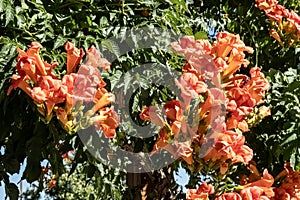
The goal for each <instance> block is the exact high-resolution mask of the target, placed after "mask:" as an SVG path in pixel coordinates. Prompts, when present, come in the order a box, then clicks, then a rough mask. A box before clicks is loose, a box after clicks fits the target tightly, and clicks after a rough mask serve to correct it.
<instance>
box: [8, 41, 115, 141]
mask: <svg viewBox="0 0 300 200" xmlns="http://www.w3.org/2000/svg"><path fill="white" fill-rule="evenodd" d="M41 48H42V46H41V45H40V44H39V43H37V42H32V43H31V45H30V47H29V49H28V50H27V51H26V52H24V51H22V50H21V49H17V51H18V53H19V55H18V57H17V64H16V69H17V73H18V74H14V75H13V76H12V81H11V85H10V87H9V89H8V91H7V95H9V94H10V93H11V90H12V89H16V88H20V89H22V90H23V91H24V92H25V93H26V94H27V95H28V96H29V97H31V98H32V100H33V101H34V103H35V104H36V106H37V110H38V112H39V114H40V115H41V116H42V117H43V118H42V119H43V121H44V122H45V123H49V122H50V120H51V119H52V117H53V115H55V116H56V117H57V119H58V120H59V121H60V122H61V123H60V124H61V125H62V127H63V128H64V129H65V130H67V131H68V132H69V133H75V132H76V131H77V130H78V128H86V127H85V125H87V124H88V125H90V124H94V125H95V126H96V127H97V128H100V129H102V130H103V132H104V134H105V136H106V137H107V138H112V137H114V135H115V129H116V128H117V126H118V123H119V120H118V117H117V115H116V113H115V112H114V111H113V109H112V108H110V107H108V106H109V104H111V103H112V102H113V101H114V96H113V95H112V94H110V93H108V91H107V90H106V89H105V88H104V87H105V85H106V83H105V82H104V80H103V79H102V78H101V71H100V70H99V69H98V65H99V66H100V67H102V68H104V69H105V70H107V69H109V66H110V63H109V62H108V61H107V60H106V59H104V58H101V56H100V52H99V51H97V50H96V49H95V47H91V48H90V49H89V50H88V57H89V58H88V61H87V63H86V64H82V65H81V67H80V68H79V70H78V71H77V72H76V70H77V67H78V65H79V63H80V62H81V60H82V57H83V55H84V51H83V49H78V48H76V47H75V46H74V45H73V44H72V43H70V42H67V43H66V44H65V49H66V50H67V70H66V71H67V74H65V75H64V76H62V78H60V77H58V76H57V75H56V74H55V73H54V71H53V69H54V68H55V67H57V66H58V65H59V64H58V63H57V62H54V63H51V64H49V63H47V62H43V61H42V58H41V57H40V55H39V51H40V49H41ZM86 102H87V103H94V105H93V106H92V109H91V110H88V111H85V110H84V109H85V105H83V103H86ZM78 109H79V110H80V112H78ZM84 112H85V113H84ZM82 113H83V114H82ZM77 115H80V116H77ZM81 115H82V116H81ZM81 118H82V119H81Z"/></svg>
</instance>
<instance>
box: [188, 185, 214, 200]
mask: <svg viewBox="0 0 300 200" xmlns="http://www.w3.org/2000/svg"><path fill="white" fill-rule="evenodd" d="M213 193H215V190H214V187H213V186H212V185H211V184H207V183H206V182H203V183H202V184H201V185H200V186H199V188H198V189H189V190H188V191H187V193H186V199H187V200H209V198H208V196H209V195H210V194H213Z"/></svg>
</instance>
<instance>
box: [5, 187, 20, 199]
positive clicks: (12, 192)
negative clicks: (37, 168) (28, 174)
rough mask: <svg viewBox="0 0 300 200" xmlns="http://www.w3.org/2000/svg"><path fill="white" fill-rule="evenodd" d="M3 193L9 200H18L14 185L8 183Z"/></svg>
mask: <svg viewBox="0 0 300 200" xmlns="http://www.w3.org/2000/svg"><path fill="white" fill-rule="evenodd" d="M5 192H6V194H7V195H8V196H9V199H10V200H18V198H19V189H18V187H17V186H16V185H15V184H14V183H9V184H8V185H5Z"/></svg>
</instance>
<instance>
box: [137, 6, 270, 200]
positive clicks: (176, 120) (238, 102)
mask: <svg viewBox="0 0 300 200" xmlns="http://www.w3.org/2000/svg"><path fill="white" fill-rule="evenodd" d="M267 3H270V2H267ZM264 6H265V7H268V5H267V4H265V5H264ZM270 7H271V6H270ZM171 46H172V48H173V50H174V51H175V52H177V53H179V54H183V55H184V57H185V60H186V63H185V65H184V66H183V69H182V76H181V77H180V78H179V79H178V80H176V84H177V86H178V88H179V89H180V90H181V94H180V98H179V100H173V101H169V102H167V103H166V104H165V106H164V109H165V112H163V114H164V115H165V116H164V117H165V122H164V123H162V121H163V120H162V118H161V117H158V114H156V110H154V109H150V108H146V109H143V110H142V112H141V113H140V117H141V119H143V120H146V121H151V122H153V123H155V124H156V125H159V126H160V127H161V129H160V131H159V137H158V140H157V141H156V143H155V145H154V147H153V151H157V150H158V149H160V148H164V149H167V150H168V151H169V152H171V153H173V154H174V155H175V156H176V155H177V156H179V157H181V158H182V159H183V160H185V161H186V162H187V163H188V164H192V163H193V162H195V160H193V159H194V158H195V156H190V155H191V154H192V155H198V156H199V157H200V158H201V164H202V162H204V163H210V164H212V165H213V164H215V165H214V166H215V168H219V169H220V173H221V174H225V173H226V172H227V170H228V169H229V167H230V165H232V164H235V163H240V162H242V163H245V164H247V163H248V162H249V161H250V160H251V159H252V157H253V152H252V149H250V148H249V147H248V146H246V145H245V137H244V136H243V135H241V134H240V133H237V132H235V131H236V130H235V129H239V131H242V132H246V131H248V130H249V126H248V124H249V121H248V119H249V118H248V116H249V115H251V114H252V113H253V111H254V110H255V109H257V108H256V106H257V105H258V104H261V103H263V97H264V95H265V91H266V90H267V89H268V88H269V85H268V82H267V81H266V79H265V77H264V76H263V74H262V73H261V72H260V69H259V68H253V69H250V77H248V76H247V75H243V74H237V72H238V71H239V69H240V68H241V67H242V66H243V67H247V66H248V64H249V61H248V60H247V59H245V57H246V53H253V49H252V48H251V47H248V46H246V45H245V44H244V42H243V41H242V40H241V39H240V37H239V35H234V34H231V33H228V32H219V33H218V34H217V40H216V41H215V42H214V43H213V44H212V45H211V44H210V43H209V42H208V40H196V39H195V38H194V37H193V36H185V37H183V38H181V39H180V40H179V42H177V43H172V45H171ZM175 102H176V104H175ZM194 102H198V103H196V105H193V104H192V103H194ZM177 104H178V105H177ZM166 105H170V106H168V107H167V106H166ZM171 105H172V106H171ZM262 108H264V107H262ZM267 110H268V109H267V108H266V109H260V111H261V114H260V115H261V116H262V117H264V116H266V115H267V113H268V111H267ZM155 116H156V117H155ZM190 116H193V117H190ZM191 118H192V119H191ZM155 119H160V120H155ZM182 137H183V138H188V137H190V138H191V139H192V141H193V142H192V143H191V144H192V149H189V148H187V147H188V146H187V145H188V144H189V143H185V144H184V145H181V143H180V142H179V141H178V138H182ZM170 142H173V143H174V144H173V145H171V144H170ZM192 151H193V152H192ZM197 160H199V158H197ZM197 162H198V161H197ZM239 197H240V196H239Z"/></svg>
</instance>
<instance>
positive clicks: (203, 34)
mask: <svg viewBox="0 0 300 200" xmlns="http://www.w3.org/2000/svg"><path fill="white" fill-rule="evenodd" d="M195 39H196V40H200V39H208V37H207V33H206V32H204V31H199V32H197V33H195Z"/></svg>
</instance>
